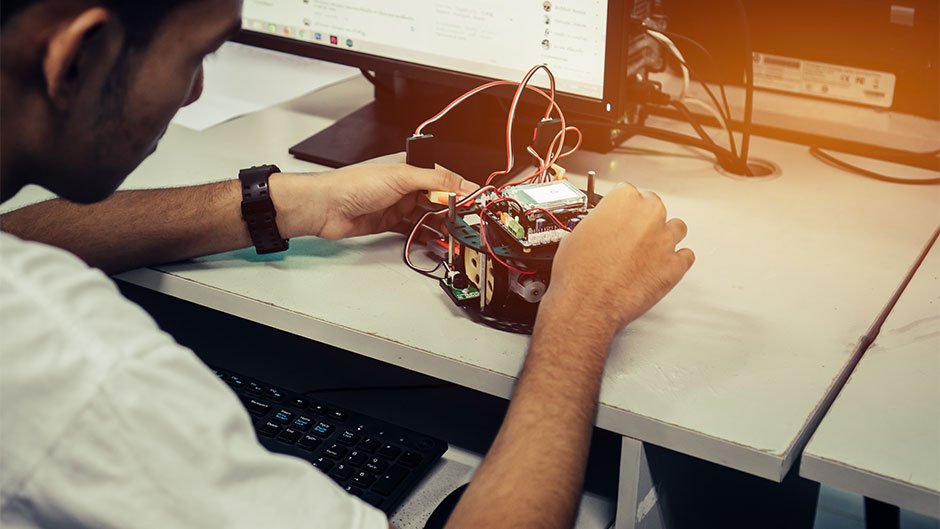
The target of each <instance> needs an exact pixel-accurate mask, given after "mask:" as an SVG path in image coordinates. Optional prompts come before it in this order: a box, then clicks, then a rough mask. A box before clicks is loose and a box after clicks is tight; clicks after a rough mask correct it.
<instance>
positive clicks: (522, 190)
mask: <svg viewBox="0 0 940 529" xmlns="http://www.w3.org/2000/svg"><path fill="white" fill-rule="evenodd" d="M503 196H505V197H508V198H512V199H515V200H516V201H517V202H519V204H520V205H521V206H522V207H523V209H526V210H528V209H531V208H542V209H546V210H548V211H551V212H552V213H556V212H561V211H565V210H574V211H581V212H586V211H587V195H586V194H584V192H583V191H581V190H580V189H578V188H577V187H575V186H574V185H572V184H571V182H569V181H567V180H556V181H553V182H548V183H546V184H523V185H518V186H513V187H509V188H506V189H505V190H504V191H503Z"/></svg>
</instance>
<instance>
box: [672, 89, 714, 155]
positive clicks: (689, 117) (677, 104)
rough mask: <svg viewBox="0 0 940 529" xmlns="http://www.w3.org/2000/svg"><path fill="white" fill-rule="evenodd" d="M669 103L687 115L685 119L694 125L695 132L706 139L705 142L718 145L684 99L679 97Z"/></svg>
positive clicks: (703, 139)
mask: <svg viewBox="0 0 940 529" xmlns="http://www.w3.org/2000/svg"><path fill="white" fill-rule="evenodd" d="M669 104H670V105H672V106H673V107H674V108H675V109H676V110H678V111H679V113H680V114H682V115H683V116H684V117H685V120H686V121H688V122H689V124H690V125H692V128H693V129H695V133H696V134H698V137H699V138H701V139H702V141H704V142H705V143H707V144H708V145H710V146H712V147H718V144H717V143H715V141H714V140H713V139H712V137H711V136H709V135H708V133H707V132H705V129H703V128H702V126H701V125H700V124H699V122H698V120H697V119H696V118H695V116H694V115H692V112H691V111H690V110H689V107H687V106H685V103H683V102H682V101H680V100H678V99H673V100H672V101H670V102H669Z"/></svg>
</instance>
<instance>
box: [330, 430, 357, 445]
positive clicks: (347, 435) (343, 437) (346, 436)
mask: <svg viewBox="0 0 940 529" xmlns="http://www.w3.org/2000/svg"><path fill="white" fill-rule="evenodd" d="M336 441H337V442H339V443H343V444H344V445H346V446H352V445H354V444H356V443H357V442H358V441H359V435H358V434H356V433H354V432H350V431H349V430H346V431H344V432H343V433H341V434H339V437H337V438H336Z"/></svg>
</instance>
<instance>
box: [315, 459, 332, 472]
mask: <svg viewBox="0 0 940 529" xmlns="http://www.w3.org/2000/svg"><path fill="white" fill-rule="evenodd" d="M334 464H335V463H333V462H332V461H330V460H329V459H327V458H325V457H318V458H317V459H316V460H315V461H314V462H313V466H315V467H317V468H319V469H320V470H322V471H324V472H328V471H329V470H330V469H331V468H333V465H334Z"/></svg>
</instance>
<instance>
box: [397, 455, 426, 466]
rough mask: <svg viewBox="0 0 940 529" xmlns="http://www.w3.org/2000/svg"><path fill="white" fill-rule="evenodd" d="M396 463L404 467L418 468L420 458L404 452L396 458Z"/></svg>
mask: <svg viewBox="0 0 940 529" xmlns="http://www.w3.org/2000/svg"><path fill="white" fill-rule="evenodd" d="M398 462H399V463H401V464H402V465H405V466H406V467H411V468H414V467H416V466H418V464H419V463H421V456H419V455H418V454H416V453H414V452H405V453H404V454H402V456H401V457H400V458H398Z"/></svg>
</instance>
